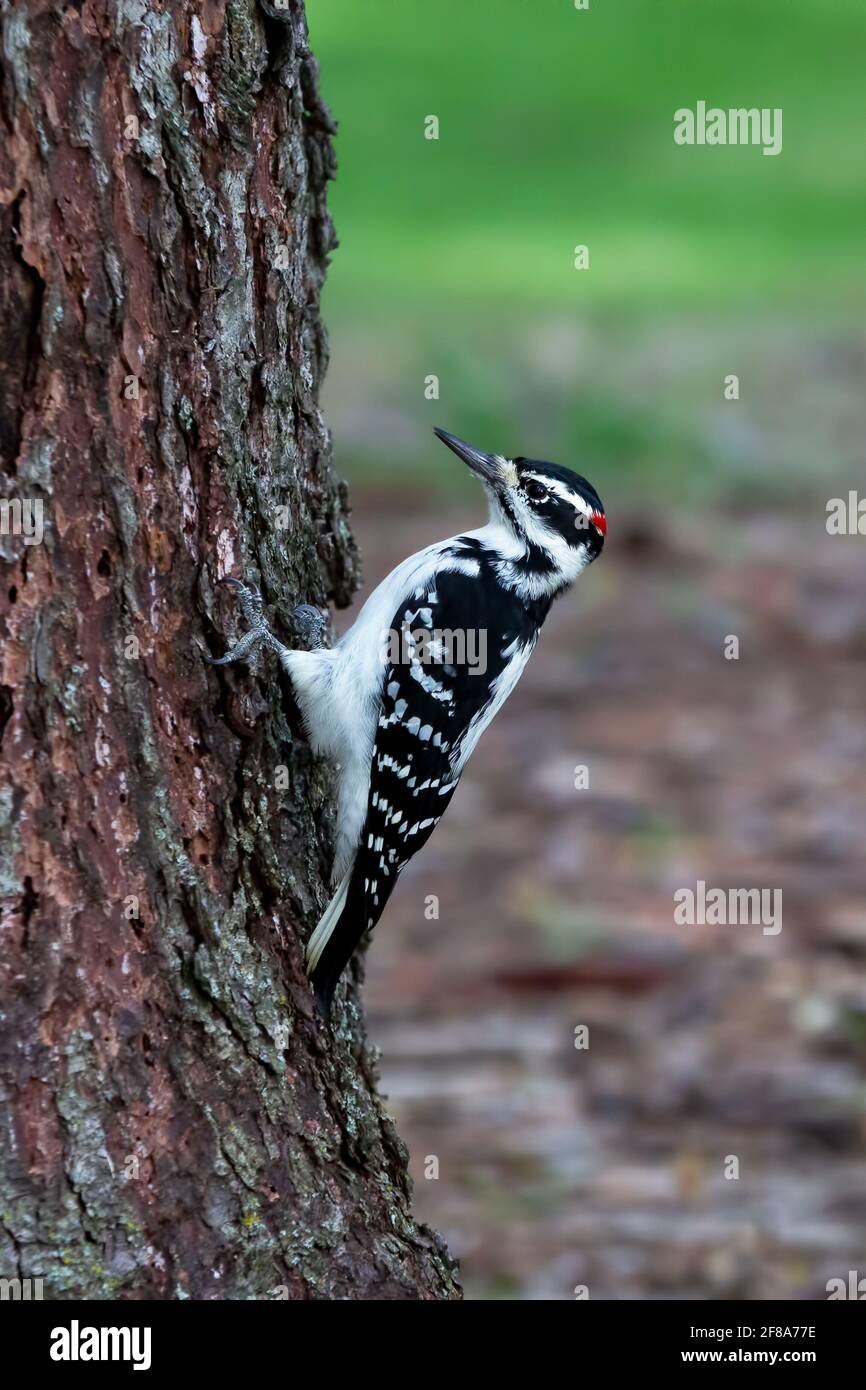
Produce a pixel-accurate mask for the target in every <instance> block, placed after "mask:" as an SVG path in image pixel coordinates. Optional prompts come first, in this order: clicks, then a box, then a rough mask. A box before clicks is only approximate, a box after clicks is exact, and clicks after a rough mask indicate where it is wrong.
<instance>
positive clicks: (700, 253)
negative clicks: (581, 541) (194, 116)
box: [308, 0, 866, 498]
mask: <svg viewBox="0 0 866 1390" xmlns="http://www.w3.org/2000/svg"><path fill="white" fill-rule="evenodd" d="M308 9H309V21H310V30H311V38H312V43H313V47H314V50H315V52H316V54H317V56H318V58H319V60H320V63H321V68H322V88H323V93H324V96H325V98H326V100H328V102H329V104H330V106H331V108H332V110H333V112H334V114H335V116H336V117H337V118H338V120H339V122H340V133H339V135H338V137H337V153H338V158H339V173H338V178H337V182H336V184H335V185H334V187H333V189H332V192H331V208H332V212H333V215H334V219H335V222H336V225H337V230H338V234H339V236H340V239H341V246H340V248H339V250H338V251H337V252H336V254H335V257H334V260H333V265H332V267H331V271H330V274H329V280H328V284H327V287H326V292H325V316H326V320H327V322H328V325H329V328H330V330H331V336H332V350H333V363H334V368H333V373H332V378H331V381H330V383H329V386H328V392H327V395H326V409H327V410H328V414H329V418H330V419H331V420H332V423H333V426H334V431H335V436H336V443H337V453H338V461H339V464H340V466H341V467H342V468H343V471H345V472H347V473H348V474H349V476H350V478H352V480H356V479H359V478H361V479H364V478H372V479H376V478H378V477H380V476H381V477H383V478H384V477H393V475H394V470H395V466H399V469H400V472H401V476H403V477H404V479H407V480H409V481H410V482H413V481H415V482H418V481H420V480H422V479H423V478H424V477H425V476H426V475H427V474H428V473H429V472H430V469H431V463H430V456H431V451H432V447H433V446H432V445H431V443H430V442H429V434H428V429H429V426H430V425H432V424H435V423H441V424H444V425H446V426H447V427H448V428H451V429H455V430H457V432H458V433H463V434H466V435H468V436H470V437H473V435H474V436H475V437H476V438H477V442H479V443H481V444H486V445H487V446H488V447H492V448H504V449H510V450H512V451H514V452H518V451H522V452H531V453H534V454H540V453H542V452H543V453H546V454H547V456H553V457H559V458H561V459H562V461H564V462H571V463H572V464H573V465H574V466H577V467H581V468H582V469H583V471H586V472H588V473H590V476H593V480H594V481H595V477H594V475H593V474H592V473H591V472H590V469H591V467H594V468H595V470H596V473H598V472H599V470H601V474H602V482H601V483H600V484H599V485H600V486H601V490H602V493H603V495H604V490H605V489H604V474H605V473H606V472H611V477H612V478H615V481H616V484H617V485H619V484H622V486H623V487H624V488H630V489H632V491H633V492H634V491H635V490H637V491H638V492H640V491H644V492H646V491H651V490H652V489H653V488H655V487H657V486H658V485H659V483H660V482H672V481H673V482H679V483H682V485H683V486H685V487H686V488H687V489H688V490H690V491H691V492H693V493H694V495H695V496H696V497H698V498H699V497H700V495H701V493H702V491H704V492H706V493H708V494H713V493H714V492H716V491H719V490H721V491H722V492H728V491H730V490H731V489H733V488H736V487H737V486H739V485H740V483H741V481H742V476H743V474H744V473H745V474H746V475H747V476H749V477H754V474H755V471H756V459H757V457H758V455H760V460H762V461H763V464H764V471H766V470H767V469H769V473H768V478H769V488H770V491H772V488H773V486H775V485H776V483H778V485H779V487H780V488H782V490H783V491H790V488H791V485H792V484H793V486H794V489H795V490H796V487H797V486H798V483H799V481H800V480H802V479H804V478H806V477H807V475H808V471H809V457H810V456H813V455H814V453H815V452H818V453H819V454H820V455H821V457H822V458H823V459H826V457H827V440H826V439H825V438H824V436H823V435H820V432H816V425H815V422H814V419H813V414H814V408H815V402H814V401H812V404H811V407H810V409H811V412H812V414H810V416H809V417H808V418H802V419H801V413H802V411H803V383H802V378H800V379H799V380H798V379H795V378H794V377H789V376H788V375H787V374H786V372H785V371H784V370H783V371H782V372H781V373H780V372H779V371H778V364H779V363H783V364H784V362H785V361H786V360H787V361H788V363H789V365H790V367H791V371H792V372H795V371H796V361H792V360H791V356H792V346H791V345H792V343H795V344H796V343H797V342H798V341H801V340H802V339H803V338H804V335H807V334H809V333H812V334H814V333H815V331H816V329H819V330H820V333H822V334H824V335H825V336H826V335H828V334H829V335H830V337H831V338H832V340H833V343H832V344H831V348H832V347H833V344H835V343H836V341H837V339H838V337H839V335H843V336H844V337H845V340H846V341H848V339H849V337H851V336H853V337H854V338H855V339H857V340H858V341H859V340H860V339H859V335H860V331H861V330H860V328H859V324H860V323H861V322H862V311H863V307H864V298H866V296H864V277H863V271H862V239H863V227H864V225H866V179H864V177H863V173H864V164H866V160H864V146H863V142H862V140H861V138H860V132H861V131H862V129H863V117H862V106H863V90H864V88H863V76H862V66H863V65H862V54H863V51H864V40H866V7H864V5H863V3H862V0H826V3H823V4H822V5H821V6H817V5H815V4H814V3H813V0H786V3H784V4H781V3H779V0H713V3H702V4H697V3H693V2H692V0H617V3H615V4H613V3H602V0H590V9H589V10H588V11H576V10H575V9H574V7H573V4H572V0H472V3H466V0H462V2H461V3H458V2H457V0H439V2H438V3H437V4H435V5H432V4H428V3H423V0H364V3H359V0H309V6H308ZM699 99H704V100H706V101H707V102H708V103H710V104H715V105H719V106H722V107H724V108H727V107H730V106H758V107H781V108H782V109H783V112H784V146H783V150H782V153H781V154H780V155H779V156H778V157H776V158H770V157H765V156H763V155H762V154H761V151H760V149H759V148H757V147H747V148H742V147H730V148H725V147H718V148H706V147H705V148H699V147H694V148H682V147H678V146H676V145H675V144H674V142H673V112H674V110H675V109H676V108H678V107H680V106H691V107H693V106H694V105H695V103H696V102H697V101H698V100H699ZM431 114H435V115H436V116H437V117H438V118H439V121H440V138H439V139H438V140H435V141H434V140H426V139H425V138H424V119H425V117H426V116H428V115H431ZM578 243H586V244H587V245H588V246H589V248H590V269H589V270H588V271H576V270H575V269H574V267H573V254H574V247H575V245H576V244H578ZM647 325H652V326H653V328H654V329H655V332H654V333H652V334H649V336H647ZM681 325H684V327H682V328H681V327H680V326H681ZM678 334H681V336H683V335H684V337H685V339H691V340H695V341H696V343H697V360H696V361H693V360H692V358H691V355H688V354H687V355H686V356H685V360H680V359H682V358H683V354H682V353H681V352H679V351H678V348H677V335H678ZM639 338H642V341H643V347H644V349H646V348H648V347H650V346H652V345H655V347H656V349H657V347H658V342H659V341H660V340H661V341H663V342H664V343H665V344H666V347H667V349H669V350H668V357H669V358H671V359H677V362H674V365H673V366H672V367H671V369H670V370H669V371H667V372H664V371H662V372H660V373H656V374H655V375H653V370H652V368H653V363H652V362H651V361H648V360H644V359H641V358H640V357H638V356H637V355H636V354H637V352H638V347H637V346H636V344H637V340H638V339H639ZM740 343H741V344H742V350H740V349H739V347H738V344H740ZM617 352H619V356H617ZM794 357H796V353H795V354H794ZM601 361H603V362H605V363H606V368H605V370H604V371H603V370H601V368H600V365H599V363H600V362H601ZM774 362H775V364H776V366H775V368H774ZM741 364H742V366H743V368H744V370H745V375H746V377H747V378H748V380H749V383H750V385H751V386H752V387H753V388H754V385H755V384H756V383H757V382H758V381H760V382H761V383H762V389H763V391H764V392H765V394H764V395H763V396H760V397H756V396H755V392H754V389H752V390H751V391H747V390H744V392H743V395H744V401H743V402H741V403H740V404H739V405H738V406H734V407H730V406H729V407H728V411H729V421H728V422H725V421H724V420H723V419H722V418H721V417H719V418H718V419H717V416H718V413H719V412H720V411H721V410H723V409H724V407H723V405H722V396H721V384H720V381H721V377H720V373H721V374H724V373H726V372H728V371H738V370H740V369H741ZM432 373H435V374H436V375H437V376H438V377H439V378H440V392H441V397H440V401H439V402H430V401H427V400H425V398H424V392H423V383H424V378H425V377H426V376H427V375H429V374H432ZM647 377H648V378H650V379H649V380H646V379H645V378H647ZM805 395H806V397H807V398H811V396H813V395H814V392H813V391H810V388H809V386H808V383H807V385H806V389H805ZM792 408H793V409H792ZM732 410H733V411H734V412H737V411H739V419H740V421H741V422H742V424H741V425H740V424H738V425H736V426H735V427H734V428H733V436H734V447H733V448H732V449H731V450H729V449H728V448H727V446H726V444H725V432H726V431H728V432H731V425H730V415H731V411H732ZM708 420H709V421H710V422H711V423H710V424H709V425H708V423H707V422H708ZM744 438H745V439H746V444H747V447H745V448H744V447H743V440H744ZM776 454H779V455H783V456H784V457H785V459H787V460H789V462H787V463H783V462H782V461H781V460H780V463H779V467H778V472H777V474H774V473H773V466H774V455H776ZM765 456H766V457H765ZM840 466H841V465H840ZM437 478H438V479H440V480H441V485H442V486H443V487H444V488H446V489H447V488H450V486H451V483H452V480H453V483H454V485H455V486H456V487H458V488H459V487H460V486H461V484H462V483H463V480H462V479H460V477H459V474H458V472H457V471H456V470H454V469H448V468H446V467H444V466H443V467H441V468H440V469H439V470H438V471H437Z"/></svg>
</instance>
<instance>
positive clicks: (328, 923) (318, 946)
mask: <svg viewBox="0 0 866 1390" xmlns="http://www.w3.org/2000/svg"><path fill="white" fill-rule="evenodd" d="M354 867H355V856H354V855H353V856H352V863H351V864H350V865H349V867H348V869H347V870H346V872H345V873H344V874H343V877H342V879H341V880H340V886H339V887H338V889H337V891H336V893H335V894H334V896H333V898H332V899H331V901H330V902H329V903H328V906H327V907H326V908H325V911H324V914H323V916H322V918H321V920H320V921H319V924H318V926H317V927H316V929H315V931H314V932H313V935H312V936H311V937H310V939H309V941H308V942H307V974H308V975H312V973H313V971H314V970H315V968H316V966H317V965H318V963H319V957H320V956H321V954H322V952H323V951H324V949H325V947H326V946H327V944H328V942H329V940H330V938H331V933H332V931H333V930H334V927H335V926H336V925H337V923H338V922H339V920H340V914H341V913H342V911H343V908H344V907H345V905H346V894H347V893H348V891H349V880H350V879H351V877H352V870H353V868H354Z"/></svg>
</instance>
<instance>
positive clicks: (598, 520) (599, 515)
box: [589, 512, 607, 536]
mask: <svg viewBox="0 0 866 1390" xmlns="http://www.w3.org/2000/svg"><path fill="white" fill-rule="evenodd" d="M589 519H590V521H591V522H592V524H593V526H594V527H595V528H596V530H597V531H600V532H601V534H602V535H603V536H606V535H607V517H606V516H605V514H604V512H590V514H589Z"/></svg>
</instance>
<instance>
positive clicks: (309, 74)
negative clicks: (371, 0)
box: [0, 0, 459, 1299]
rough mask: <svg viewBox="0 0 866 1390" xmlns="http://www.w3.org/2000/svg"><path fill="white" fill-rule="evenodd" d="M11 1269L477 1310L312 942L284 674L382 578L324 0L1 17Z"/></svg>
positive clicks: (315, 824)
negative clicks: (342, 422)
mask: <svg viewBox="0 0 866 1390" xmlns="http://www.w3.org/2000/svg"><path fill="white" fill-rule="evenodd" d="M0 22H2V42H3V65H2V87H0V95H2V102H0V119H2V122H3V126H4V130H3V136H4V138H3V140H2V142H0V282H2V285H3V289H2V292H0V306H2V313H3V322H4V328H5V335H6V346H7V351H6V353H5V360H4V363H3V365H2V367H0V449H2V471H0V486H2V497H3V498H5V499H12V498H23V497H27V498H30V499H36V500H39V501H40V502H41V503H42V505H43V508H44V517H45V534H44V540H43V542H42V544H40V545H27V544H25V543H24V539H23V538H22V537H21V536H15V535H6V536H3V537H0V546H2V551H0V554H2V564H3V569H4V584H3V589H2V594H0V623H2V639H3V645H2V673H0V727H2V739H3V755H4V756H3V767H2V775H0V894H2V931H3V941H4V950H3V953H2V962H0V971H2V998H3V1019H2V1024H3V1031H4V1037H5V1040H6V1041H5V1043H4V1048H3V1059H2V1066H0V1079H2V1092H3V1095H2V1104H3V1110H4V1123H3V1126H2V1134H0V1184H2V1199H0V1274H2V1275H3V1276H4V1277H13V1276H14V1275H16V1274H17V1275H19V1276H20V1277H22V1278H26V1277H41V1278H43V1279H44V1280H45V1288H46V1294H47V1296H50V1297H56V1298H67V1297H85V1298H115V1297H122V1298H143V1297H155V1298H194V1299H200V1298H266V1297H284V1296H287V1297H293V1298H373V1297H376V1298H452V1297H456V1296H458V1295H459V1290H458V1288H457V1285H456V1283H455V1281H454V1270H453V1266H452V1262H451V1260H450V1258H449V1256H448V1254H447V1252H446V1250H445V1248H444V1246H443V1245H442V1242H441V1241H440V1240H439V1238H438V1237H437V1236H435V1235H434V1234H433V1233H432V1232H430V1231H428V1230H426V1229H425V1228H423V1227H420V1226H418V1225H417V1224H416V1223H415V1221H414V1220H413V1218H412V1215H411V1211H410V1201H409V1196H410V1194H409V1181H408V1177H407V1172H406V1155H405V1151H404V1149H403V1146H402V1144H401V1143H400V1140H399V1138H398V1136H397V1134H396V1131H395V1129H394V1127H393V1124H392V1122H391V1121H390V1119H389V1118H388V1116H387V1115H386V1113H385V1112H384V1110H383V1109H382V1106H381V1103H380V1101H379V1099H378V1097H377V1094H376V1086H375V1060H374V1055H373V1052H372V1050H371V1048H370V1046H369V1045H368V1043H367V1040H366V1037H365V1033H364V1023H363V1017H362V1014H361V1011H360V1008H359V1004H358V999H357V989H356V979H355V978H354V977H353V978H352V979H351V980H350V983H349V989H348V994H347V998H346V1001H345V1004H344V1007H343V1009H342V1011H341V1012H340V1014H339V1020H338V1024H337V1026H336V1028H335V1030H334V1034H333V1035H329V1034H328V1033H327V1032H325V1031H324V1030H323V1028H322V1026H321V1024H320V1023H319V1022H318V1020H317V1019H316V1016H315V1011H314V1008H313V1006H312V997H311V994H310V991H309V988H308V985H307V982H306V979H305V976H304V972H303V965H302V946H303V940H304V938H305V935H306V934H307V933H308V932H309V930H310V927H311V924H312V923H313V922H314V921H315V919H316V917H317V914H318V913H319V912H320V911H321V909H322V907H323V905H324V903H325V901H326V899H327V891H328V890H327V878H328V870H329V859H330V853H331V835H332V816H331V803H332V785H331V773H330V771H329V769H328V768H327V767H326V766H324V765H322V764H320V763H318V762H316V761H315V760H314V759H313V758H312V756H311V754H310V750H309V748H308V746H307V745H306V743H305V742H304V739H303V736H302V734H301V732H300V731H299V729H298V726H297V721H296V718H295V715H294V713H293V705H292V701H291V692H290V690H289V689H288V687H287V686H286V685H285V683H284V678H282V677H280V676H279V675H278V673H277V672H276V670H275V669H274V667H273V666H272V665H269V664H268V663H266V662H262V663H261V664H260V665H259V666H258V667H257V668H256V669H254V670H250V669H247V668H245V667H235V668H230V669H229V670H228V671H227V672H222V671H221V672H219V673H216V672H214V671H212V670H210V669H209V668H208V667H207V666H206V665H205V664H204V662H203V661H202V651H203V650H206V649H208V648H210V649H212V650H215V649H218V650H221V649H222V646H223V645H224V642H225V638H226V635H227V634H228V635H231V633H232V629H233V623H234V621H235V620H234V616H233V615H232V613H231V611H230V609H229V608H228V607H226V606H225V605H223V604H222V602H221V600H220V599H219V594H220V593H221V590H220V589H219V588H218V580H219V579H221V578H222V577H224V576H225V575H227V574H232V575H237V576H240V575H243V576H244V577H246V578H247V579H249V580H252V581H253V582H256V583H258V584H260V586H261V588H262V591H263V593H264V595H265V599H266V601H267V603H268V604H269V606H270V610H271V613H272V617H273V621H274V623H275V625H276V626H277V629H278V630H280V627H281V624H283V635H284V637H286V639H287V640H288V639H289V636H290V634H289V632H288V629H286V628H285V626H284V619H285V617H286V615H287V613H288V611H289V610H290V609H291V607H292V606H293V605H294V604H296V603H298V602H307V603H314V604H317V605H320V606H324V605H326V604H327V603H328V602H333V603H335V604H338V605H342V604H345V603H347V602H348V601H349V599H350V597H351V595H352V593H353V591H354V589H355V587H356V584H357V573H358V562H357V555H356V552H355V548H354V544H353V542H352V538H351V532H350V529H349V524H348V517H347V512H348V507H347V498H346V492H345V488H344V487H343V486H342V485H341V484H339V483H338V482H337V481H336V480H335V478H334V475H333V473H332V470H331V460H330V441H329V437H328V433H327V429H326V427H325V423H324V421H323V418H322V415H321V411H320V409H319V402H318V391H319V385H320V382H321V379H322V375H323V373H324V371H325V367H326V362H327V342H326V338H325V333H324V329H323V326H322V323H321V319H320V315H319V295H320V290H321V286H322V281H323V276H324V273H325V268H326V265H327V260H328V256H329V253H330V252H331V250H332V249H333V247H334V245H335V239H334V233H333V228H332V225H331V222H330V218H329V216H328V211H327V206H326V197H325V192H326V183H327V180H328V178H329V177H331V176H332V175H333V172H334V158H333V151H332V147H331V139H330V137H331V135H332V133H333V124H332V122H331V119H330V116H329V115H328V112H327V109H326V108H325V106H324V104H323V103H322V101H321V98H320V96H319V90H318V80H317V69H316V65H315V61H314V59H313V57H312V55H311V54H310V51H309V45H308V39H307V31H306V23H305V17H304V13H303V6H302V4H301V3H300V0H291V3H290V4H289V6H288V8H277V7H276V6H274V5H271V4H256V3H254V0H227V2H226V3H222V2H221V0H207V2H206V3H205V4H203V5H202V6H200V7H193V6H192V4H191V3H190V0H178V2H177V3H175V4H173V5H172V6H171V7H167V8H163V7H162V6H161V5H160V4H159V3H157V0H94V2H93V3H85V4H83V5H81V6H80V7H73V6H69V7H67V8H66V9H65V10H62V11H61V10H58V9H57V8H56V7H54V6H51V5H49V4H48V3H47V0H32V3H29V4H19V3H13V0H2V3H0Z"/></svg>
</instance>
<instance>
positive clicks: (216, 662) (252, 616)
mask: <svg viewBox="0 0 866 1390" xmlns="http://www.w3.org/2000/svg"><path fill="white" fill-rule="evenodd" d="M220 583H221V584H228V585H229V586H230V587H231V588H232V589H234V591H235V593H236V595H237V599H238V603H239V604H240V610H241V613H242V615H243V618H244V621H245V622H246V623H247V624H248V630H247V631H246V632H245V633H244V635H243V637H241V638H239V640H238V641H237V642H235V645H234V646H233V647H232V648H231V650H230V651H227V652H226V654H225V656H218V657H214V656H205V661H206V662H207V663H208V665H209V666H228V665H229V664H230V663H231V662H232V661H241V660H243V658H244V657H248V656H250V655H251V654H252V653H253V652H254V651H255V650H256V649H257V648H258V647H270V649H271V651H274V652H276V653H277V654H278V655H280V654H281V653H282V652H285V651H287V650H288V648H287V647H284V646H283V644H282V642H278V641H277V639H276V637H275V636H274V634H273V633H272V632H271V629H270V628H269V627H268V624H267V622H266V621H265V617H264V614H263V612H262V596H261V594H260V593H259V591H258V589H257V588H255V586H254V585H252V584H242V583H241V582H240V580H239V579H222V580H220Z"/></svg>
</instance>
